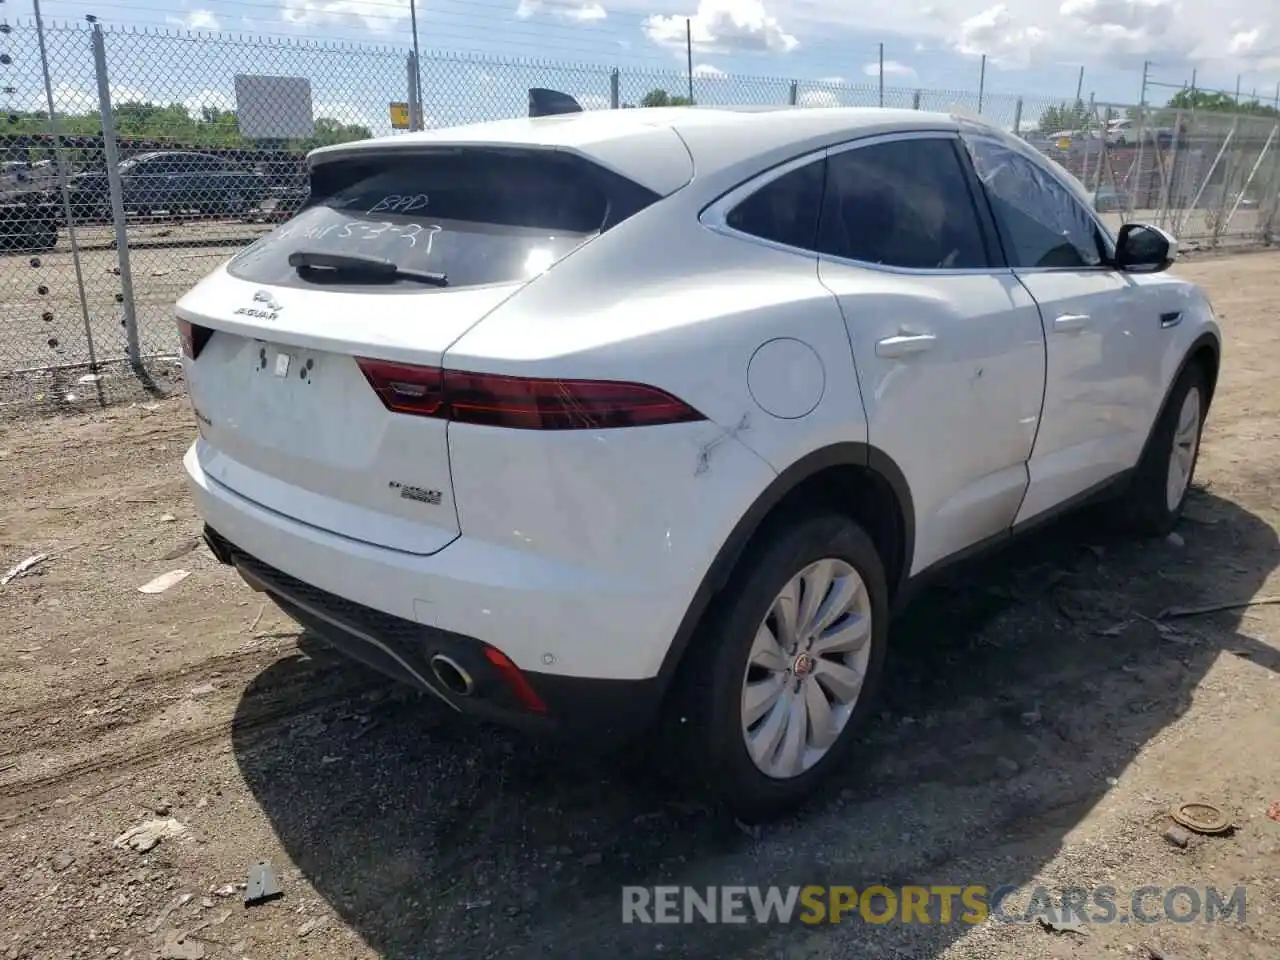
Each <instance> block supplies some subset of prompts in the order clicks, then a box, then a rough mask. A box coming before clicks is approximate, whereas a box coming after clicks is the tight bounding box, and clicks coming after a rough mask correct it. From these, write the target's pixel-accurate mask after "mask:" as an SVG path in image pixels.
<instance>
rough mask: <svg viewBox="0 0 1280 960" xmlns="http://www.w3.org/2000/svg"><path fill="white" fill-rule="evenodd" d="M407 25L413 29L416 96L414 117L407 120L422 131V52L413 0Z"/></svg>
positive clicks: (414, 87) (411, 0) (410, 4)
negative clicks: (419, 45)
mask: <svg viewBox="0 0 1280 960" xmlns="http://www.w3.org/2000/svg"><path fill="white" fill-rule="evenodd" d="M409 23H410V25H411V26H412V27H413V65H414V67H415V68H416V69H415V70H414V71H413V89H414V92H415V93H416V94H417V96H415V97H414V98H413V99H414V105H415V109H414V113H415V114H416V116H412V117H410V118H409V120H410V122H411V123H412V124H413V129H415V130H421V129H422V52H421V51H420V50H419V49H418V4H417V3H416V2H415V0H409Z"/></svg>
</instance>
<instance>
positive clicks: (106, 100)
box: [92, 23, 142, 367]
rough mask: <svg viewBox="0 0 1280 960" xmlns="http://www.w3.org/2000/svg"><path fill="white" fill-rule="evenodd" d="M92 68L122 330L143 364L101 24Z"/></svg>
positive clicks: (137, 361)
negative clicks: (96, 84)
mask: <svg viewBox="0 0 1280 960" xmlns="http://www.w3.org/2000/svg"><path fill="white" fill-rule="evenodd" d="M92 43H93V69H94V73H95V74H97V79H98V112H99V114H100V115H101V116H102V151H103V156H104V159H105V160H106V162H107V189H108V190H109V191H110V194H111V222H112V224H113V226H114V227H115V233H116V260H117V262H118V263H119V264H120V292H121V294H123V296H124V304H123V306H124V331H125V338H126V342H127V352H128V357H129V362H130V363H131V364H133V365H134V366H135V367H136V366H138V365H140V364H141V363H142V350H141V349H140V348H139V346H138V310H137V303H136V302H135V300H134V296H133V271H132V269H131V267H130V263H129V231H128V228H127V226H126V225H125V219H124V187H123V184H121V182H120V166H119V164H120V151H119V149H118V145H117V144H116V124H115V116H114V115H113V113H112V110H111V85H110V83H109V82H108V80H107V46H106V43H105V42H104V41H103V39H102V26H101V25H100V24H97V23H95V24H94V25H93V38H92Z"/></svg>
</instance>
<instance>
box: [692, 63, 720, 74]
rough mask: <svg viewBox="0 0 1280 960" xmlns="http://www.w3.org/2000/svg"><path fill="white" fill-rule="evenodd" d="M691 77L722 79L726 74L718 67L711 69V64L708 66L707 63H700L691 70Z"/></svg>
mask: <svg viewBox="0 0 1280 960" xmlns="http://www.w3.org/2000/svg"><path fill="white" fill-rule="evenodd" d="M693 75H694V76H695V77H724V76H728V74H726V73H725V72H724V71H723V70H721V69H720V68H719V67H713V66H712V65H711V64H709V63H700V64H698V65H697V66H696V67H694V68H693Z"/></svg>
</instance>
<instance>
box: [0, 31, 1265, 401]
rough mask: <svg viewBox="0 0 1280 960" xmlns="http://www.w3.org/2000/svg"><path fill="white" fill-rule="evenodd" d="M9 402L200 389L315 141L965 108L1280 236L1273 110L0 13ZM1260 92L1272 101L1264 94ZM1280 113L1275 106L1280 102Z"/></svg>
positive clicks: (1154, 191)
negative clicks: (685, 110) (224, 269)
mask: <svg viewBox="0 0 1280 960" xmlns="http://www.w3.org/2000/svg"><path fill="white" fill-rule="evenodd" d="M0 46H3V48H4V49H3V51H0V52H2V53H3V54H4V55H3V56H0V89H3V92H4V96H5V97H6V103H5V114H6V122H5V124H4V129H2V130H0V290H2V292H0V297H3V304H2V307H3V312H2V313H0V414H2V413H3V412H4V411H5V410H6V409H26V408H30V407H32V406H33V405H51V406H53V407H62V408H76V407H79V406H81V405H83V404H84V403H93V402H101V401H103V400H106V399H112V400H115V399H126V398H131V397H132V398H139V399H145V397H146V396H147V395H148V394H150V395H163V394H166V393H169V392H172V391H174V390H179V389H181V367H180V364H178V362H177V353H178V343H177V334H176V329H175V325H174V323H173V318H172V308H173V303H174V301H175V300H177V299H178V298H179V297H180V296H181V295H182V294H183V293H184V292H185V291H186V290H187V289H189V288H190V287H191V286H192V285H193V284H195V283H196V282H197V281H198V280H199V279H200V278H201V277H202V276H204V275H205V274H207V273H208V272H209V271H210V270H212V269H214V268H215V267H217V266H218V265H219V264H221V263H222V262H224V261H225V260H227V259H228V258H229V257H231V256H232V255H234V253H235V252H236V251H237V250H238V249H240V248H241V247H243V246H245V245H247V244H249V243H251V242H252V241H253V240H254V239H255V238H256V237H258V236H261V235H262V234H263V233H265V232H267V231H269V230H270V229H271V228H272V226H273V225H274V224H275V223H278V222H280V221H281V220H283V219H286V218H288V217H289V216H291V215H292V213H293V211H295V210H296V209H297V208H298V207H299V206H300V205H301V203H302V202H303V201H304V200H305V198H306V194H307V182H306V173H305V171H306V164H305V158H306V154H307V152H308V151H309V150H311V149H313V148H315V147H318V146H322V145H326V144H333V143H340V142H345V141H349V140H358V139H364V138H367V137H371V136H381V135H388V134H394V133H397V132H399V131H401V130H407V129H410V128H414V127H427V128H430V127H444V126H453V125H457V124H464V123H473V122H477V121H484V120H497V119H502V118H506V117H517V116H523V115H525V114H526V113H527V110H528V91H529V89H530V88H532V87H549V88H552V89H556V90H561V91H563V92H565V93H569V94H571V95H572V96H574V97H575V98H576V99H577V100H578V102H579V103H581V104H582V105H583V107H585V108H586V109H589V110H595V109H602V110H603V109H626V108H629V107H640V106H660V105H666V104H671V105H679V104H687V103H689V102H690V101H692V102H693V103H696V104H699V105H703V106H717V105H722V106H731V105H748V104H749V105H777V106H787V105H791V106H796V107H807V108H824V107H875V106H884V107H892V108H899V109H911V110H933V111H943V112H949V111H956V110H959V111H963V112H967V113H971V114H981V115H982V116H983V117H985V118H986V119H987V120H988V121H990V122H993V123H995V124H997V125H999V126H1001V127H1004V128H1005V129H1007V130H1009V131H1011V132H1013V133H1016V134H1018V135H1019V136H1021V137H1023V138H1024V139H1025V140H1027V141H1028V142H1029V143H1032V144H1033V145H1035V146H1036V147H1037V148H1038V149H1040V150H1041V151H1042V152H1043V153H1045V154H1046V155H1047V156H1049V157H1051V158H1053V159H1054V160H1056V161H1057V162H1059V163H1061V164H1062V165H1063V166H1064V167H1066V168H1067V169H1068V170H1069V171H1070V172H1071V173H1072V174H1074V175H1075V176H1076V177H1078V178H1079V179H1080V180H1081V182H1083V183H1084V184H1085V185H1086V186H1087V188H1088V189H1089V190H1090V191H1091V192H1092V193H1093V195H1094V198H1095V205H1096V206H1097V208H1098V209H1099V211H1100V212H1102V213H1103V215H1104V217H1106V218H1107V219H1108V220H1110V221H1111V222H1112V224H1113V226H1118V225H1119V223H1120V222H1122V221H1123V220H1126V219H1142V220H1146V221H1149V222H1154V223H1157V224H1158V225H1160V226H1162V227H1165V228H1166V229H1169V230H1170V231H1172V232H1173V233H1175V234H1176V235H1177V236H1178V237H1179V238H1180V240H1181V241H1182V242H1183V243H1184V244H1187V245H1192V246H1194V245H1207V246H1218V245H1223V244H1232V243H1264V244H1269V243H1271V241H1272V236H1273V233H1274V231H1275V226H1276V220H1277V215H1278V214H1280V200H1278V198H1280V161H1278V160H1277V151H1278V150H1280V127H1277V121H1280V116H1277V115H1267V116H1262V115H1258V114H1259V112H1265V111H1258V110H1256V109H1255V112H1254V114H1252V115H1248V114H1245V115H1240V116H1235V115H1230V114H1224V113H1211V112H1206V111H1200V112H1196V111H1192V110H1182V111H1179V110H1173V109H1169V108H1159V107H1150V106H1147V107H1135V106H1132V105H1125V104H1109V103H1100V102H1094V101H1089V102H1082V101H1079V100H1076V99H1075V98H1072V99H1070V100H1063V101H1057V100H1050V99H1036V98H1030V97H1019V96H1008V95H1004V94H992V93H987V92H985V91H981V90H979V91H958V90H926V89H913V88H903V87H897V86H885V85H884V84H883V82H882V79H881V78H879V77H872V78H868V80H866V81H865V82H863V83H860V84H850V83H847V82H844V81H842V80H839V79H836V78H832V79H829V80H789V79H782V78H769V77H741V76H730V75H726V74H723V73H721V72H719V71H717V70H715V69H713V68H708V67H699V68H695V69H694V71H693V74H692V76H690V75H689V74H688V73H686V72H684V71H681V70H670V71H662V70H644V69H632V68H628V69H625V70H620V69H610V68H607V67H597V66H586V65H566V64H557V63H551V62H538V61H528V60H525V61H521V60H513V59H499V58H493V57H481V56H468V55H458V54H446V53H439V54H437V53H433V54H430V55H428V56H424V57H423V59H422V62H421V64H420V66H419V65H418V64H417V63H416V62H415V60H414V58H413V56H412V54H411V53H410V52H409V50H408V49H405V48H401V47H368V46H351V45H336V44H326V43H315V42H296V41H277V40H269V39H264V38H259V37H246V36H232V35H221V34H220V35H216V36H215V35H205V34H192V33H185V32H172V31H156V30H146V29H130V28H115V27H112V28H105V27H101V26H99V25H96V24H93V25H89V24H80V25H53V26H46V28H45V29H44V30H43V36H41V35H40V32H38V31H37V30H36V27H35V25H34V24H32V23H18V24H8V25H4V26H3V27H0ZM1255 108H1256V105H1255ZM1272 113H1274V112H1272Z"/></svg>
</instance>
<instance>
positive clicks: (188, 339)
mask: <svg viewBox="0 0 1280 960" xmlns="http://www.w3.org/2000/svg"><path fill="white" fill-rule="evenodd" d="M178 335H179V336H180V337H181V338H182V352H183V354H184V355H186V356H188V357H190V358H191V359H192V360H194V359H195V358H196V357H198V356H200V351H201V350H203V349H204V345H205V344H206V343H208V342H209V338H210V337H211V336H213V331H212V330H210V329H209V328H208V327H202V326H200V325H199V324H195V323H191V322H190V321H188V320H179V321H178Z"/></svg>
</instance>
